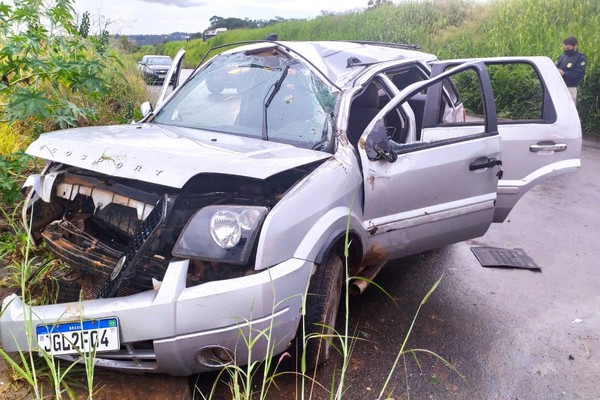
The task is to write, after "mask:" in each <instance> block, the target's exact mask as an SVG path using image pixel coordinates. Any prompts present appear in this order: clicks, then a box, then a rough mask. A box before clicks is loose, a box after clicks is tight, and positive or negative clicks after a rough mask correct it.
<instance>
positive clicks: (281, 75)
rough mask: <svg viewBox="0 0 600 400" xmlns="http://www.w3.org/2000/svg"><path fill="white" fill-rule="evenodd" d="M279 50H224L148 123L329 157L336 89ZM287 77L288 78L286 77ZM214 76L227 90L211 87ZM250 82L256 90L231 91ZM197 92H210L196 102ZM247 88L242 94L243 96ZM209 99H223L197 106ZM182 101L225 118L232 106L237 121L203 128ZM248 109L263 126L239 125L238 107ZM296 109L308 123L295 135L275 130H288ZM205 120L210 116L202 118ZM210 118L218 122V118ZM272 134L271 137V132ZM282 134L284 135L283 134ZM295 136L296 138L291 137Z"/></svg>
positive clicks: (297, 126) (298, 59) (300, 125)
mask: <svg viewBox="0 0 600 400" xmlns="http://www.w3.org/2000/svg"><path fill="white" fill-rule="evenodd" d="M281 50H282V49H278V48H274V47H269V48H268V49H266V50H265V49H258V50H247V49H246V50H245V51H237V52H231V51H228V52H226V53H221V54H218V55H216V56H214V57H213V58H211V59H210V60H209V61H207V62H206V63H205V64H204V65H203V66H202V67H201V68H198V69H197V70H195V71H194V73H193V75H192V76H191V77H190V78H189V79H188V80H187V81H186V82H185V84H184V85H182V86H181V87H179V88H178V89H177V90H176V91H175V92H174V93H173V94H172V95H171V96H170V97H169V99H168V100H167V101H166V102H165V103H163V104H161V106H160V107H159V109H157V110H156V112H155V114H154V116H153V117H152V118H150V119H149V120H148V121H147V122H152V123H157V124H161V125H166V126H169V125H170V126H177V127H183V128H191V129H194V130H197V131H198V132H202V131H208V132H219V133H224V134H230V135H235V136H242V137H249V138H254V139H258V140H269V141H273V142H279V143H286V144H290V145H293V146H296V147H303V148H309V149H314V150H320V151H327V152H333V150H332V149H333V148H334V141H335V126H334V124H335V121H336V118H335V113H336V111H337V108H338V104H337V103H338V102H339V99H340V97H341V96H340V95H341V93H340V91H339V90H338V89H337V87H332V85H331V84H330V83H329V82H328V81H327V80H324V79H322V77H321V74H320V71H317V72H318V73H315V70H314V68H313V66H312V65H307V63H305V62H304V61H303V59H302V58H301V57H294V56H293V55H291V54H289V53H287V52H285V51H281ZM259 61H264V62H265V63H261V62H259ZM236 63H237V64H236ZM223 71H225V72H226V74H225V72H223ZM288 72H289V75H290V76H288ZM217 73H220V74H221V75H225V76H224V78H222V81H224V82H226V83H224V85H225V86H227V85H229V86H227V87H225V88H221V87H217V88H212V89H211V88H210V82H209V78H210V77H211V75H210V74H213V75H215V76H216V75H217ZM238 75H239V76H238ZM259 78H260V79H259ZM252 79H254V80H255V81H256V82H257V84H256V85H255V86H249V87H248V88H245V87H241V88H240V86H239V85H238V86H236V83H235V82H238V83H239V82H244V81H252ZM261 79H262V80H261ZM215 81H216V80H215ZM252 83H254V81H252ZM200 88H202V90H204V89H206V90H208V91H210V92H211V93H208V92H207V91H206V90H204V91H205V92H206V93H202V96H203V97H201V96H200V95H198V98H197V99H195V98H194V97H193V95H194V93H193V92H194V91H197V92H200ZM246 89H247V91H245V90H246ZM293 89H299V90H297V92H296V94H295V95H290V94H286V91H288V92H289V91H290V90H293ZM251 90H252V92H251ZM209 96H214V97H217V96H221V97H222V98H223V99H222V100H214V103H205V104H203V103H202V101H205V100H206V99H207V98H208V97H209ZM244 96H248V98H249V99H250V100H248V99H245V101H246V103H243V101H244V99H242V98H243V97H244ZM286 96H287V97H286ZM234 97H239V98H240V99H239V102H240V104H239V105H238V104H236V105H231V107H230V108H227V107H226V106H224V105H225V104H226V103H227V102H231V103H233V102H234V100H233V98H234ZM186 100H188V101H189V102H190V105H188V108H190V109H191V108H193V107H195V109H194V110H197V109H198V108H200V109H202V110H203V111H204V113H202V114H209V113H207V110H209V109H210V108H211V107H213V106H217V107H222V108H224V109H223V113H224V114H226V113H227V112H231V111H232V110H233V109H234V108H235V107H239V110H238V112H239V115H237V116H236V122H233V121H231V120H229V121H228V123H226V124H222V125H218V124H210V123H206V121H204V120H203V118H205V117H204V116H202V115H200V114H201V113H198V112H197V111H194V113H193V114H194V115H193V116H192V117H190V115H192V112H190V111H189V110H187V114H189V115H186V110H185V104H184V102H185V101H186ZM271 102H273V104H271ZM284 103H285V104H287V105H295V107H293V106H289V107H287V109H286V108H285V107H281V104H284ZM303 103H306V104H303ZM203 105H207V107H203ZM248 105H250V106H251V108H252V110H253V113H251V114H255V115H256V116H257V117H260V119H261V120H264V125H262V124H263V122H261V125H258V122H256V121H254V123H255V124H256V125H252V126H251V128H247V127H244V124H242V123H240V121H241V116H242V108H244V107H246V106H248ZM278 105H279V106H278ZM192 106H193V107H192ZM278 107H279V108H278ZM301 107H304V108H306V110H304V111H305V112H306V113H307V114H304V115H305V116H306V115H308V118H305V119H304V120H303V121H302V123H300V122H296V124H295V125H294V127H295V131H294V132H292V131H293V129H292V128H290V129H288V130H286V128H285V127H279V128H278V127H277V123H279V122H281V123H282V124H283V123H284V122H288V125H289V126H292V121H288V119H290V120H291V119H292V118H293V117H295V115H296V113H298V112H299V110H300V108H301ZM282 110H284V111H282ZM211 112H212V111H211ZM178 113H179V114H178ZM214 114H218V113H214ZM244 115H245V114H244ZM213 117H214V116H213ZM194 118H195V119H196V121H195V123H191V121H194ZM207 118H209V117H206V118H205V119H207ZM214 118H218V116H217V117H214ZM276 118H277V119H278V120H280V121H278V120H276ZM288 125H285V126H288ZM242 128H243V129H242ZM265 130H268V131H269V135H268V137H267V135H265V134H264V132H265ZM272 130H273V132H271V131H272ZM284 130H285V134H284V133H282V132H283V131H284ZM288 131H289V132H290V133H289V134H288V133H287V132H288ZM296 131H297V132H298V133H295V132H296Z"/></svg>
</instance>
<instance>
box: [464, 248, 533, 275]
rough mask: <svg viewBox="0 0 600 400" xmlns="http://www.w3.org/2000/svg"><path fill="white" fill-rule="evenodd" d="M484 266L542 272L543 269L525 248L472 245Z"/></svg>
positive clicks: (474, 252)
mask: <svg viewBox="0 0 600 400" xmlns="http://www.w3.org/2000/svg"><path fill="white" fill-rule="evenodd" d="M471 251H472V252H473V254H475V257H477V260H478V261H479V263H480V264H481V266H482V267H498V268H523V269H529V270H532V271H538V272H542V269H541V268H540V267H539V266H538V265H537V264H536V263H535V261H533V260H532V259H531V257H529V256H528V255H527V254H526V253H525V251H524V250H523V249H502V248H500V247H471Z"/></svg>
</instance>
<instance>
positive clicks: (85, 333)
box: [36, 317, 121, 355]
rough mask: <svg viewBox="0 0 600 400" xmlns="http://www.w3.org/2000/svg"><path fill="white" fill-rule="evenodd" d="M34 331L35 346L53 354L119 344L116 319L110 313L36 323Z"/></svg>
mask: <svg viewBox="0 0 600 400" xmlns="http://www.w3.org/2000/svg"><path fill="white" fill-rule="evenodd" d="M36 334H37V342H38V345H39V348H40V349H43V350H44V351H46V352H47V353H50V354H54V355H59V354H79V353H83V354H87V353H91V352H93V351H96V352H101V351H115V350H119V348H120V346H121V343H120V341H119V320H118V319H117V318H114V317H113V318H104V319H98V320H85V321H79V322H68V323H64V324H53V325H38V326H37V327H36Z"/></svg>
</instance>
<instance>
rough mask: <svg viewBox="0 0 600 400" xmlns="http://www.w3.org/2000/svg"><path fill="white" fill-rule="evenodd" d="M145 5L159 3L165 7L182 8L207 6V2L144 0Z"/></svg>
mask: <svg viewBox="0 0 600 400" xmlns="http://www.w3.org/2000/svg"><path fill="white" fill-rule="evenodd" d="M142 1H143V2H145V3H158V4H163V5H165V6H175V7H181V8H188V7H198V6H205V5H206V2H203V1H197V0H142Z"/></svg>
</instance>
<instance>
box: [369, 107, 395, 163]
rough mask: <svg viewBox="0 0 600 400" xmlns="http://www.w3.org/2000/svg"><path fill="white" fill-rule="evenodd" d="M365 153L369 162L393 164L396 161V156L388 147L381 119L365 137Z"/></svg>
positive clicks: (385, 130) (385, 129) (387, 139)
mask: <svg viewBox="0 0 600 400" xmlns="http://www.w3.org/2000/svg"><path fill="white" fill-rule="evenodd" d="M365 151H366V153H367V157H368V158H369V160H371V161H377V160H381V159H383V160H386V161H387V162H389V163H393V162H395V161H396V160H397V159H398V155H397V154H396V152H395V151H394V149H392V148H391V146H390V140H389V138H388V135H387V128H386V126H385V123H384V121H383V118H382V119H379V120H378V121H377V122H375V125H374V126H373V129H372V130H371V132H370V133H369V135H368V136H367V141H366V146H365Z"/></svg>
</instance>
